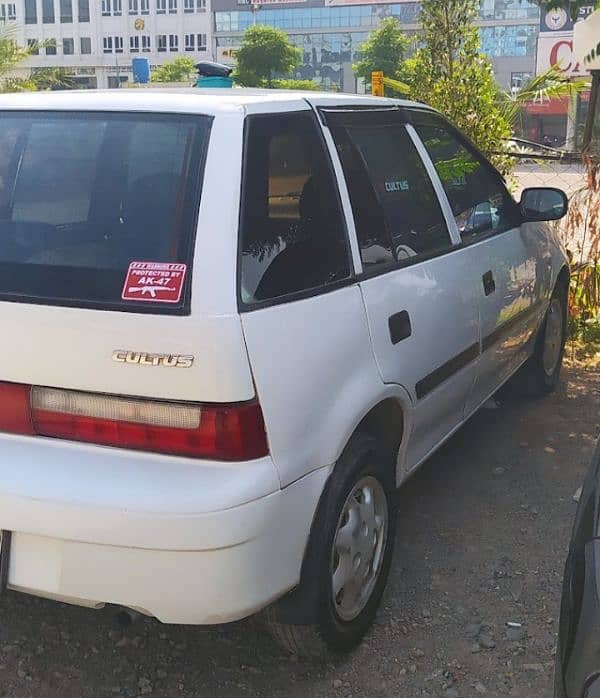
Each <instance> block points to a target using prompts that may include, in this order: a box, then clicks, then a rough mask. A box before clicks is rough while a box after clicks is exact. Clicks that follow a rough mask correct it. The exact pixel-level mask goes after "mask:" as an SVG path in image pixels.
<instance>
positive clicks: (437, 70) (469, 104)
mask: <svg viewBox="0 0 600 698" xmlns="http://www.w3.org/2000/svg"><path fill="white" fill-rule="evenodd" d="M478 10H479V2H478V0H445V1H444V2H439V0H422V3H421V24H422V27H423V31H422V34H421V38H422V40H423V46H422V47H421V48H420V49H419V50H418V51H417V53H416V56H415V58H414V59H412V60H411V61H410V67H411V73H412V74H411V76H410V79H409V82H410V83H411V88H412V89H411V96H412V97H413V99H417V100H419V101H422V102H427V103H428V104H430V105H431V106H433V107H435V108H437V109H439V111H441V112H443V113H444V114H446V116H447V117H448V118H449V119H450V120H451V121H452V122H453V123H455V124H456V125H457V126H458V127H459V128H460V129H461V130H462V131H464V132H465V133H466V134H467V135H468V136H469V137H470V138H471V139H472V140H473V141H474V142H475V143H476V144H477V145H478V146H479V148H480V149H481V150H482V151H483V152H484V153H485V154H486V155H487V156H488V157H489V158H490V159H491V160H492V161H493V162H494V163H495V164H496V165H497V166H498V167H499V168H500V170H502V171H504V172H507V171H508V170H509V169H510V168H509V163H508V162H507V160H506V158H504V157H502V156H498V155H497V154H496V152H497V151H498V150H499V148H500V147H501V144H502V141H503V140H504V139H507V138H509V137H510V135H511V124H510V120H509V118H508V116H507V114H506V112H505V110H503V109H502V108H501V105H500V104H499V101H498V94H499V87H498V84H497V83H496V80H495V78H494V71H493V68H492V64H491V62H490V60H489V58H488V57H487V56H485V55H483V54H482V53H481V50H480V39H479V31H478V29H477V27H476V25H475V24H474V22H475V19H476V18H477V16H478Z"/></svg>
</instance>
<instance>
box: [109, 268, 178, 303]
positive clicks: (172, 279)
mask: <svg viewBox="0 0 600 698" xmlns="http://www.w3.org/2000/svg"><path fill="white" fill-rule="evenodd" d="M186 271H187V265H186V264H167V263H163V262H131V264H130V265H129V269H128V270H127V278H126V279H125V285H124V286H123V293H122V294H121V298H122V299H123V300H125V301H149V302H151V303H179V299H180V298H181V292H182V290H183V281H184V279H185V273H186Z"/></svg>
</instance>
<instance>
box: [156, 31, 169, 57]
mask: <svg viewBox="0 0 600 698" xmlns="http://www.w3.org/2000/svg"><path fill="white" fill-rule="evenodd" d="M156 46H157V48H158V52H159V53H164V52H165V51H166V50H167V35H166V34H159V35H158V36H157V37H156Z"/></svg>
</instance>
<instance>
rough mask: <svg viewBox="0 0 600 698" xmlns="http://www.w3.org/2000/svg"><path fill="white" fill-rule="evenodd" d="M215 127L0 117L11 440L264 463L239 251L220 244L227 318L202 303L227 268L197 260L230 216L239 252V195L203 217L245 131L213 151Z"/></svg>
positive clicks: (135, 119)
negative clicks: (207, 283) (213, 226)
mask: <svg viewBox="0 0 600 698" xmlns="http://www.w3.org/2000/svg"><path fill="white" fill-rule="evenodd" d="M217 121H218V119H217ZM215 125H216V124H215V120H214V119H213V118H212V117H210V116H203V115H191V114H175V113H171V114H158V113H123V112H106V111H103V112H93V111H79V112H77V111H27V110H14V109H13V110H0V326H1V327H2V341H1V342H0V431H4V432H13V433H20V434H28V435H40V436H50V437H55V438H64V439H69V440H77V441H87V442H93V443H100V444H105V445H110V446H120V447H125V448H134V449H141V450H150V451H157V452H163V453H174V454H179V455H187V456H198V457H206V458H211V459H217V460H243V459H248V458H257V457H260V456H263V455H265V453H266V451H267V447H266V437H265V435H264V426H263V425H262V415H261V412H260V407H259V406H258V404H257V403H256V402H255V401H254V388H253V384H252V378H251V374H250V369H249V365H248V358H247V355H246V351H245V346H244V340H243V335H242V331H241V326H240V322H239V318H238V317H237V314H236V312H235V306H234V303H235V278H234V276H235V271H234V269H235V253H234V252H233V248H234V242H231V248H232V254H231V255H230V258H227V260H226V255H225V254H224V253H223V245H221V246H220V247H219V246H218V245H217V246H216V252H215V257H216V258H217V260H221V263H223V264H225V262H226V261H227V264H228V265H229V267H228V268H225V266H223V268H222V269H221V275H222V276H223V277H224V278H226V279H227V283H226V287H227V288H230V289H231V293H230V296H228V297H227V300H226V301H224V304H223V306H222V307H219V308H217V307H216V306H215V305H214V303H213V306H212V308H211V307H209V306H210V303H207V302H203V301H202V299H201V295H202V291H203V289H204V286H203V283H204V282H202V281H199V280H198V277H199V275H201V274H202V273H203V272H204V271H206V272H207V274H208V273H210V275H211V278H213V277H214V278H217V277H216V274H217V272H218V269H217V270H215V269H213V270H212V271H210V272H208V270H210V265H213V266H215V265H218V264H219V262H218V261H215V260H213V259H211V258H210V256H211V255H210V248H208V247H207V248H205V254H203V256H202V259H200V256H199V254H198V253H197V244H196V233H197V230H198V227H199V225H198V220H199V218H198V216H199V215H200V220H201V221H205V220H208V219H211V218H212V220H215V212H217V210H218V214H219V215H218V216H217V219H218V222H219V231H220V232H221V233H222V234H224V235H226V234H227V232H228V231H229V232H230V233H231V237H232V240H233V241H234V238H235V227H234V225H235V220H236V215H237V214H236V212H235V211H234V210H232V209H236V207H235V206H231V197H230V198H229V206H228V207H227V210H225V211H223V206H222V201H221V199H219V197H222V196H225V197H227V192H222V191H221V192H219V193H218V195H216V196H215V197H214V199H215V200H213V201H210V202H209V203H208V204H207V205H205V202H204V198H205V196H206V195H207V189H208V190H209V191H208V196H209V198H210V196H211V194H212V193H213V192H214V193H216V192H217V191H218V190H217V189H216V188H215V185H214V184H213V183H212V181H211V183H210V186H208V187H207V186H204V187H203V182H204V183H205V184H206V181H205V180H207V179H208V178H205V177H204V172H205V169H207V168H211V170H213V169H214V168H215V167H216V168H219V167H220V166H224V167H226V163H227V156H228V154H230V155H232V157H233V156H234V155H236V153H234V151H235V150H236V148H237V147H238V141H239V148H240V149H241V127H240V128H239V131H240V135H239V137H238V138H232V137H231V133H229V145H227V143H225V145H224V146H223V150H222V151H221V152H217V151H216V149H215V147H214V145H213V141H214V137H215V136H214V133H215V131H216V132H217V133H218V132H219V128H215ZM220 131H221V133H220V135H218V140H219V142H220V143H224V142H225V139H226V137H227V134H226V133H225V132H224V127H221V128H220ZM211 134H212V135H211ZM233 179H235V178H233ZM228 186H229V187H230V188H231V191H230V192H229V193H230V194H232V193H235V195H236V198H237V192H239V188H238V189H237V190H236V188H235V181H231V182H229V183H228ZM203 189H204V193H202V190H203ZM221 189H223V187H221ZM226 200H227V199H226ZM236 210H237V209H236ZM199 211H200V214H199ZM201 227H202V230H203V231H204V233H203V234H204V235H206V231H207V229H208V226H201ZM211 232H212V231H211ZM199 236H200V234H199ZM204 242H206V240H203V247H204ZM208 242H209V244H210V241H208ZM207 257H208V258H209V259H208V260H207ZM229 277H231V278H230V279H229ZM196 294H198V298H197V297H196Z"/></svg>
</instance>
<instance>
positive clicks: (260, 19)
mask: <svg viewBox="0 0 600 698" xmlns="http://www.w3.org/2000/svg"><path fill="white" fill-rule="evenodd" d="M418 7H419V6H418V4H417V3H404V4H402V5H346V6H344V7H302V8H293V9H292V8H281V9H277V10H275V9H265V8H263V9H261V10H260V11H259V12H258V13H257V15H256V23H257V24H268V25H270V26H272V27H277V28H278V29H283V30H287V31H290V30H302V29H330V28H334V27H376V26H377V25H378V24H379V22H380V21H381V19H382V18H383V17H397V18H398V20H399V21H400V23H401V24H415V23H416V22H417V21H418ZM215 23H216V30H217V31H218V32H230V31H231V32H242V31H245V30H246V29H247V28H248V27H250V26H252V24H253V23H254V17H253V13H252V12H249V11H239V12H238V11H234V12H215Z"/></svg>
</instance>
